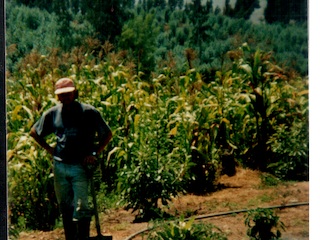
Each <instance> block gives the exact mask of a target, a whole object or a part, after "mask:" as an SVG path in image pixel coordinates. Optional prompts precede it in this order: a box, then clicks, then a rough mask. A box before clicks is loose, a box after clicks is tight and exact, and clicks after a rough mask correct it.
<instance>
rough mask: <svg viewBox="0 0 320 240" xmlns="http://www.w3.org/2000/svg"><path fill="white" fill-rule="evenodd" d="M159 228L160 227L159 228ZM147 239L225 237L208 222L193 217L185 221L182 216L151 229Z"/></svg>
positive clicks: (198, 239) (213, 238)
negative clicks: (201, 221) (196, 220)
mask: <svg viewBox="0 0 320 240" xmlns="http://www.w3.org/2000/svg"><path fill="white" fill-rule="evenodd" d="M159 228H160V229H159ZM147 239H150V240H167V239H176V240H179V239H181V240H184V239H192V240H209V239H212V240H226V239H227V237H226V236H225V234H223V233H222V232H221V230H220V229H218V228H217V227H215V226H214V225H212V224H208V223H195V222H194V219H190V220H189V221H187V222H185V221H184V219H183V218H181V219H180V220H177V221H173V222H169V223H162V224H160V225H159V226H158V227H157V228H155V229H154V230H152V231H151V232H150V233H149V234H148V236H147Z"/></svg>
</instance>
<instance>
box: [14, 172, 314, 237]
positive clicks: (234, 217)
mask: <svg viewBox="0 0 320 240" xmlns="http://www.w3.org/2000/svg"><path fill="white" fill-rule="evenodd" d="M219 182H220V184H221V186H222V188H221V190H219V191H216V192H213V193H210V194H208V195H205V196H196V195H181V196H178V197H176V198H174V199H172V202H171V203H170V205H169V208H168V209H167V212H169V213H171V214H175V215H176V216H178V215H183V216H185V217H188V216H191V215H194V216H198V215H205V214H213V213H220V212H227V211H234V210H242V209H256V208H258V207H269V206H279V205H285V204H295V203H300V202H305V203H307V202H308V201H309V182H288V183H281V184H278V185H277V186H273V187H265V186H262V184H261V178H260V173H259V172H258V171H252V170H248V169H237V174H236V175H235V176H233V177H228V176H222V177H221V179H220V181H219ZM274 212H275V214H276V215H277V216H279V217H280V221H282V222H283V223H284V225H285V228H286V230H285V231H282V239H284V240H306V239H309V206H308V205H302V206H298V207H288V208H276V209H274ZM135 215H136V213H131V211H126V210H123V209H116V210H109V212H106V213H101V214H100V224H101V232H102V234H103V235H112V237H113V240H129V239H134V240H138V239H140V240H141V239H146V237H145V236H144V237H143V236H142V235H141V234H140V235H137V236H134V237H133V235H134V234H135V233H136V232H138V231H140V230H143V229H146V228H147V227H148V223H133V220H134V218H135ZM245 216H246V213H238V214H231V215H225V216H218V217H213V218H205V219H202V220H199V221H203V222H210V223H212V224H214V225H215V226H217V227H218V228H220V229H221V231H222V232H223V233H225V234H226V236H227V238H228V239H229V240H241V239H249V237H247V235H246V231H247V227H246V226H245V224H244V220H245ZM96 235H97V234H96V231H95V224H94V220H93V221H92V223H91V235H90V236H96ZM63 236H64V235H63V230H62V229H55V230H54V231H50V232H41V231H32V232H22V233H20V238H19V239H22V240H31V239H37V240H38V239H39V240H58V239H59V240H60V239H64V237H63ZM129 237H130V238H129Z"/></svg>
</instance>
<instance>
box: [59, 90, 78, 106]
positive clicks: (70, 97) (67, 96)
mask: <svg viewBox="0 0 320 240" xmlns="http://www.w3.org/2000/svg"><path fill="white" fill-rule="evenodd" d="M58 99H59V101H60V102H61V103H62V104H63V105H68V104H70V103H72V102H73V101H74V99H75V92H74V91H73V92H68V93H61V94H58Z"/></svg>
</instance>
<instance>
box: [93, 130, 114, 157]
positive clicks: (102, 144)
mask: <svg viewBox="0 0 320 240" xmlns="http://www.w3.org/2000/svg"><path fill="white" fill-rule="evenodd" d="M111 138H112V132H111V131H109V132H108V134H107V135H106V136H105V137H104V138H103V139H101V141H100V142H99V145H98V148H97V155H99V154H100V153H102V151H103V149H105V147H106V146H107V145H108V143H109V142H110V140H111Z"/></svg>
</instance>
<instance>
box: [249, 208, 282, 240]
mask: <svg viewBox="0 0 320 240" xmlns="http://www.w3.org/2000/svg"><path fill="white" fill-rule="evenodd" d="M245 224H246V226H247V227H248V231H247V235H248V236H249V237H250V239H260V240H264V239H280V237H281V231H280V230H285V226H284V224H283V223H282V222H281V221H280V220H279V217H278V216H276V215H274V213H273V212H272V210H270V209H260V208H258V209H256V210H250V211H249V212H248V214H247V215H246V219H245Z"/></svg>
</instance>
